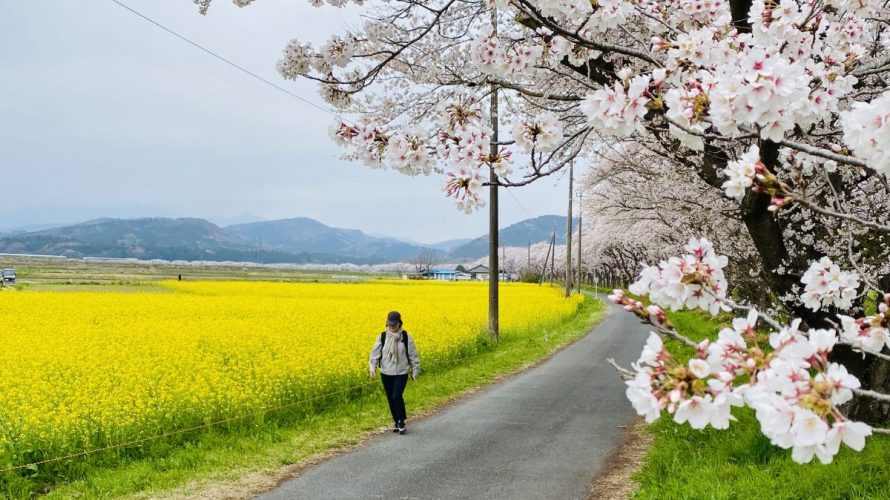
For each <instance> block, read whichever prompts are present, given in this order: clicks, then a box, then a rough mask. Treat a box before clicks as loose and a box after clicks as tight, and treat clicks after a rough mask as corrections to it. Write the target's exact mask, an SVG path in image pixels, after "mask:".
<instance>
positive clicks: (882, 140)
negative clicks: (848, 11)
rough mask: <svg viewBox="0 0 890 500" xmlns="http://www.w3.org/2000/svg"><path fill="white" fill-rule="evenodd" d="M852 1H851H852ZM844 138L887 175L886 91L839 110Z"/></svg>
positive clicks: (889, 102) (889, 103) (889, 129)
mask: <svg viewBox="0 0 890 500" xmlns="http://www.w3.org/2000/svg"><path fill="white" fill-rule="evenodd" d="M854 3H855V2H854ZM841 120H842V121H843V125H844V142H846V143H847V145H849V146H850V148H851V149H852V150H853V152H854V153H855V154H856V156H858V157H860V158H862V159H864V160H865V162H866V163H868V165H869V166H871V167H872V168H874V169H875V170H877V171H878V172H882V173H883V174H884V175H890V92H884V94H883V95H881V97H878V98H876V99H874V100H873V101H871V102H870V103H864V102H857V103H854V104H853V108H852V109H851V110H849V111H846V112H843V113H841Z"/></svg>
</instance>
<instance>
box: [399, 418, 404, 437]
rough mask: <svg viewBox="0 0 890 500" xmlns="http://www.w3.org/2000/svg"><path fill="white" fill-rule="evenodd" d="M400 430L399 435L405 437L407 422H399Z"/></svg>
mask: <svg viewBox="0 0 890 500" xmlns="http://www.w3.org/2000/svg"><path fill="white" fill-rule="evenodd" d="M398 430H399V434H401V435H403V436H404V435H405V421H404V420H402V421H401V422H399V425H398Z"/></svg>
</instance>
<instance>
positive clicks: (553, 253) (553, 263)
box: [545, 231, 556, 286]
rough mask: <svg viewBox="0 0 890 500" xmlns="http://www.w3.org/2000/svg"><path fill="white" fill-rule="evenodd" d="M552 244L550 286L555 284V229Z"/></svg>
mask: <svg viewBox="0 0 890 500" xmlns="http://www.w3.org/2000/svg"><path fill="white" fill-rule="evenodd" d="M550 245H551V246H552V247H553V251H552V252H550V286H553V275H554V273H555V272H554V270H553V269H554V268H555V267H556V265H555V264H556V231H553V241H552V243H550ZM545 265H546V264H545Z"/></svg>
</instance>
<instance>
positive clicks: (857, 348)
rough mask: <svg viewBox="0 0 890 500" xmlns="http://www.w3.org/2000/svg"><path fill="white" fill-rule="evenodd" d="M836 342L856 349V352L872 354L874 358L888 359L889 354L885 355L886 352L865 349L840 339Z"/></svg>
mask: <svg viewBox="0 0 890 500" xmlns="http://www.w3.org/2000/svg"><path fill="white" fill-rule="evenodd" d="M838 344H840V345H845V346H848V347H851V348H852V349H853V350H854V351H856V352H858V353H862V354H870V355H872V356H874V357H876V358H880V359H883V360H884V361H890V356H888V355H886V354H883V353H880V352H875V351H866V350H864V349H862V348H861V347H859V346H858V345H856V344H851V343H849V342H844V341H840V342H838Z"/></svg>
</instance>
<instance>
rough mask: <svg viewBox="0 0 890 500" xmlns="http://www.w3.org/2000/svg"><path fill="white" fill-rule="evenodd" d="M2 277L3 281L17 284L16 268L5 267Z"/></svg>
mask: <svg viewBox="0 0 890 500" xmlns="http://www.w3.org/2000/svg"><path fill="white" fill-rule="evenodd" d="M0 277H2V278H3V283H9V284H12V285H14V284H15V269H4V270H3V271H0Z"/></svg>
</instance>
